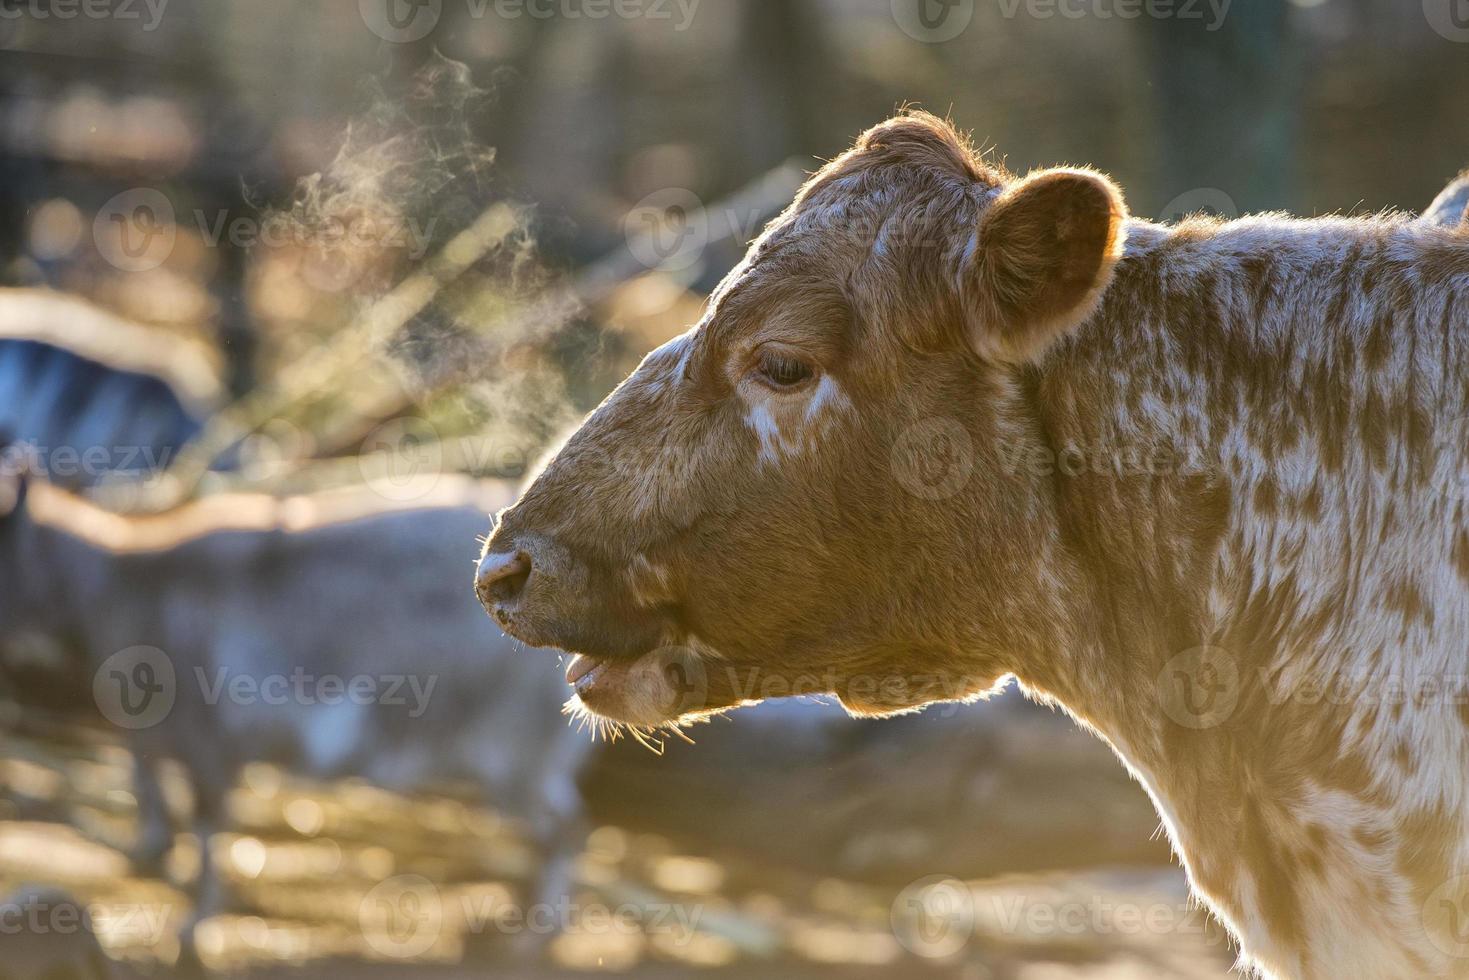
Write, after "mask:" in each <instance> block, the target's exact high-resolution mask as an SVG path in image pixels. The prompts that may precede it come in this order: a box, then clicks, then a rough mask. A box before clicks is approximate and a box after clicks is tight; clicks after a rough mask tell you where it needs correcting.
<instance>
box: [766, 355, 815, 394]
mask: <svg viewBox="0 0 1469 980" xmlns="http://www.w3.org/2000/svg"><path fill="white" fill-rule="evenodd" d="M756 370H758V371H759V373H760V377H761V379H762V380H764V381H765V382H766V383H767V384H770V385H772V386H774V387H776V388H794V387H795V386H796V385H798V384H800V383H801V382H803V381H805V380H806V379H807V378H810V377H811V376H812V375H813V374H815V373H816V372H815V370H814V369H813V368H812V367H811V365H809V364H807V363H806V362H805V361H802V360H800V359H799V358H795V357H792V356H790V355H789V354H778V353H775V352H773V351H766V352H763V353H762V354H761V355H760V362H759V364H758V365H757V366H756Z"/></svg>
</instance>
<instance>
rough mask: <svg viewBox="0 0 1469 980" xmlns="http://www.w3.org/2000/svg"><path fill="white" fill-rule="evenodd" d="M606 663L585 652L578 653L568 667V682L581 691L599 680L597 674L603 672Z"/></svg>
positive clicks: (578, 691)
mask: <svg viewBox="0 0 1469 980" xmlns="http://www.w3.org/2000/svg"><path fill="white" fill-rule="evenodd" d="M603 666H604V665H603V664H601V663H600V662H598V661H596V660H593V659H592V658H591V657H588V656H585V655H583V654H580V653H579V654H577V655H576V656H574V657H572V658H571V663H570V664H569V665H567V668H566V683H568V684H570V685H571V686H572V687H573V688H575V689H576V691H577V693H581V692H582V691H584V690H586V689H587V688H589V687H591V686H592V685H593V684H595V683H596V682H597V675H598V674H600V673H601V672H602V667H603Z"/></svg>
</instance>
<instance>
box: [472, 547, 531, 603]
mask: <svg viewBox="0 0 1469 980" xmlns="http://www.w3.org/2000/svg"><path fill="white" fill-rule="evenodd" d="M530 573H531V560H530V555H528V554H526V553H525V552H524V551H515V552H510V553H508V554H498V555H496V554H489V555H485V556H484V557H483V558H481V559H480V560H479V571H478V572H477V573H476V575H475V589H476V591H478V592H479V597H480V601H482V602H484V603H485V604H486V605H491V604H499V603H505V602H513V601H514V600H516V599H518V598H519V597H520V593H521V592H522V591H523V590H524V589H525V583H526V582H527V580H529V579H530Z"/></svg>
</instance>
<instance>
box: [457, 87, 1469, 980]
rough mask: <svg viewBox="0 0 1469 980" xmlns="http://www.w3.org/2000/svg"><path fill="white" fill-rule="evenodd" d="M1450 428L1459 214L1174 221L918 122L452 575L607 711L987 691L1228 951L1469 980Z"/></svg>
mask: <svg viewBox="0 0 1469 980" xmlns="http://www.w3.org/2000/svg"><path fill="white" fill-rule="evenodd" d="M1466 417H1469V236H1466V234H1465V232H1464V230H1463V226H1460V228H1458V229H1449V228H1444V227H1441V226H1438V225H1436V224H1434V223H1433V222H1416V223H1415V222H1414V221H1412V219H1411V218H1409V217H1407V216H1404V217H1394V216H1382V217H1371V218H1339V217H1331V218H1321V219H1316V220H1294V219H1291V218H1287V217H1284V216H1281V215H1262V216H1254V217H1247V218H1243V219H1240V220H1236V221H1218V220H1213V219H1204V218H1198V219H1189V220H1186V221H1184V222H1182V223H1181V224H1179V225H1176V226H1169V227H1163V226H1160V225H1157V224H1153V223H1150V222H1147V221H1141V220H1137V219H1132V218H1129V216H1128V214H1127V210H1126V207H1125V205H1124V203H1123V198H1122V194H1121V192H1120V191H1119V190H1118V188H1117V187H1116V186H1115V185H1114V184H1113V183H1112V182H1111V181H1110V180H1109V179H1108V178H1106V177H1105V176H1103V175H1101V174H1099V173H1096V172H1093V171H1091V170H1085V169H1059V170H1045V171H1040V172H1036V173H1032V174H1030V175H1029V176H1026V177H1023V178H1017V177H1014V176H1012V175H1010V174H1007V173H1005V172H1003V171H1002V170H1000V169H998V168H996V167H994V166H992V165H990V164H987V163H986V162H984V161H983V160H982V159H980V158H979V157H977V156H976V155H975V153H974V152H972V150H971V149H970V147H969V145H968V143H967V142H966V141H965V140H964V139H962V138H961V137H960V136H958V135H957V134H956V133H955V132H954V131H953V130H952V129H951V128H950V127H949V126H948V125H947V124H946V123H944V122H942V121H940V120H938V119H935V118H933V117H931V116H928V115H923V114H907V115H903V116H900V117H898V118H895V119H893V120H890V121H888V122H886V123H884V124H882V125H879V126H877V127H875V128H873V129H872V130H870V131H868V132H867V133H866V134H864V135H863V136H862V137H861V138H860V140H859V141H858V143H857V144H856V146H855V147H854V148H853V149H852V150H850V151H849V152H847V153H846V154H844V155H842V156H841V157H839V158H837V159H835V160H833V161H832V162H831V163H829V164H828V165H827V166H825V167H823V168H822V169H821V171H820V172H819V173H817V174H816V175H815V176H814V177H813V178H812V179H811V180H810V181H809V182H808V183H807V185H806V186H805V187H804V188H803V189H802V191H801V192H800V194H799V195H798V196H797V198H796V200H795V202H794V203H793V204H792V205H791V207H790V208H789V209H788V210H787V211H786V212H785V213H784V214H783V215H782V216H781V217H780V218H778V219H777V220H776V221H775V222H773V223H772V225H771V226H770V227H769V228H768V229H767V230H766V231H765V233H764V234H763V235H762V236H761V237H760V239H759V240H758V241H757V242H755V244H754V245H753V246H752V247H751V249H750V251H749V254H748V255H747V257H746V258H745V260H744V261H743V263H741V265H740V266H739V267H738V268H736V269H735V270H734V271H733V272H731V273H730V275H729V276H728V278H727V279H726V280H725V282H724V283H723V284H722V285H721V286H720V288H719V289H718V291H717V292H716V293H715V295H714V296H713V298H712V300H711V302H710V304H709V308H708V311H707V313H706V315H705V317H704V319H703V320H702V321H701V322H700V323H699V324H698V325H697V326H696V327H694V328H693V329H692V330H690V331H689V332H688V333H687V334H685V335H683V336H681V337H679V338H677V339H676V340H674V341H672V342H670V343H668V344H666V345H664V346H663V347H661V348H660V349H658V350H656V351H654V352H653V353H651V354H650V355H648V357H647V359H646V360H645V361H644V362H643V364H642V365H641V366H640V367H639V368H638V370H637V371H636V372H635V373H634V374H633V375H632V376H631V377H630V378H628V379H627V381H625V382H624V383H623V384H622V385H621V386H620V387H619V388H618V389H617V390H616V391H615V392H614V393H613V394H612V395H611V396H609V397H608V399H607V400H606V401H605V402H604V403H603V404H602V406H601V407H600V408H598V409H597V411H596V412H594V413H593V414H592V415H591V416H590V417H589V418H588V419H587V420H586V423H585V424H584V425H583V427H582V428H581V429H580V431H578V432H577V433H576V434H575V435H574V436H573V437H572V438H571V439H570V440H569V442H567V444H566V445H565V446H564V448H562V449H561V451H560V452H559V454H558V455H557V456H556V457H555V458H554V459H553V460H552V461H551V462H550V464H549V465H548V466H547V468H546V469H545V471H544V472H543V473H542V474H541V475H540V477H539V478H538V479H537V480H536V481H535V482H534V484H533V485H532V486H531V487H530V488H529V489H528V490H527V491H526V492H525V494H524V495H523V496H522V498H521V499H520V501H519V502H518V503H517V504H516V505H515V506H514V507H512V508H510V509H509V510H507V511H505V512H503V513H502V514H501V515H500V519H499V523H498V526H497V528H496V529H495V532H494V534H493V536H492V538H491V540H490V541H489V543H488V545H487V547H486V550H485V555H484V557H483V559H482V561H481V564H480V569H479V575H478V581H477V585H478V589H479V593H480V596H481V598H482V600H483V601H484V603H485V605H486V607H487V608H488V609H489V610H490V612H491V614H492V615H493V616H494V617H495V618H496V619H497V620H498V621H499V622H500V623H501V625H502V626H503V627H504V628H505V629H506V630H507V631H508V632H510V633H511V634H513V635H515V636H517V637H519V638H521V639H523V640H525V641H527V642H528V643H531V644H534V645H546V646H550V645H554V646H559V647H562V648H565V649H569V650H572V651H575V652H577V653H579V654H580V655H581V656H580V657H579V658H578V659H577V660H576V661H575V662H573V664H572V666H571V669H570V671H569V674H570V677H571V679H572V680H573V682H574V684H575V686H576V688H577V690H578V694H579V697H580V699H581V702H582V703H583V705H584V706H585V708H586V709H587V710H589V711H590V712H593V713H595V714H597V715H599V716H601V717H603V718H605V719H608V720H610V721H611V722H614V723H622V724H626V725H631V726H657V725H661V724H669V723H678V722H681V721H688V720H691V719H694V718H697V717H699V716H702V715H706V714H708V713H711V712H714V711H718V710H721V709H724V708H728V707H731V706H735V705H739V704H742V703H746V702H749V701H754V700H758V699H760V698H763V697H770V696H778V695H781V694H789V693H802V692H812V691H824V692H830V693H833V694H835V696H836V697H837V698H839V699H840V700H841V702H842V703H843V704H844V705H845V706H846V707H847V708H848V710H849V711H851V712H853V713H855V714H862V715H883V714H890V713H894V712H900V711H905V710H908V709H912V708H916V707H918V706H921V705H923V704H925V703H927V702H930V701H933V700H938V699H962V698H974V697H980V696H983V695H984V694H985V693H987V692H989V691H990V690H992V689H993V688H994V687H995V686H996V685H997V683H999V682H1000V681H1002V680H1003V679H1005V678H1007V677H1010V676H1013V677H1015V678H1018V680H1019V682H1020V683H1021V684H1022V685H1023V686H1024V687H1025V689H1026V690H1028V691H1029V692H1030V693H1032V694H1033V695H1034V696H1036V697H1039V698H1044V699H1048V700H1052V701H1055V702H1058V703H1060V704H1062V705H1064V706H1065V707H1066V708H1067V709H1068V710H1069V711H1070V712H1071V713H1072V714H1073V715H1075V717H1076V718H1077V719H1078V720H1079V721H1080V722H1081V723H1083V724H1084V725H1087V726H1090V727H1092V728H1094V729H1095V730H1096V731H1098V732H1099V733H1101V735H1102V736H1103V737H1105V738H1106V739H1107V740H1108V741H1109V742H1110V743H1111V744H1112V745H1113V746H1114V747H1115V748H1116V750H1117V752H1118V754H1119V755H1121V757H1122V758H1123V759H1124V760H1125V762H1126V763H1127V765H1128V766H1129V767H1130V769H1131V770H1132V771H1133V773H1135V774H1136V776H1137V777H1138V778H1139V779H1140V780H1141V781H1142V782H1143V783H1144V784H1145V785H1146V786H1147V788H1148V790H1149V792H1150V793H1151V794H1152V796H1153V799H1154V801H1155V803H1156V805H1157V808H1158V811H1159V813H1160V814H1161V815H1162V818H1163V822H1164V824H1165V826H1166V827H1167V829H1168V832H1169V834H1170V836H1171V838H1172V840H1173V841H1174V843H1175V845H1176V847H1177V849H1178V851H1179V853H1180V854H1181V856H1182V857H1183V860H1184V863H1185V865H1186V868H1187V871H1188V874H1189V878H1190V880H1191V882H1192V885H1193V887H1194V889H1195V890H1196V892H1197V893H1198V894H1199V895H1200V896H1201V897H1202V898H1203V899H1204V900H1205V901H1207V903H1208V904H1209V906H1210V907H1211V908H1212V909H1213V910H1214V911H1216V912H1217V913H1218V914H1219V916H1220V917H1222V918H1223V919H1224V920H1225V921H1226V922H1227V923H1228V924H1229V925H1230V926H1231V928H1232V929H1233V930H1234V931H1235V932H1236V933H1237V934H1238V936H1239V938H1240V940H1241V942H1242V945H1243V961H1244V965H1246V966H1251V967H1254V968H1256V969H1258V970H1259V971H1260V972H1262V973H1265V974H1269V975H1274V976H1279V977H1330V978H1337V977H1376V978H1382V977H1430V976H1432V977H1446V976H1469V931H1466V930H1469V925H1466V923H1469V705H1466V704H1465V693H1466V691H1465V690H1464V688H1465V685H1466V683H1469V682H1466V675H1469V512H1466V509H1465V504H1464V500H1465V498H1466V496H1469V494H1466V493H1465V492H1463V491H1464V490H1465V489H1466V488H1469V480H1466V478H1469V439H1466V431H1469V427H1466V426H1465V425H1464V424H1463V423H1464V422H1465V419H1466ZM1405 692H1406V693H1405Z"/></svg>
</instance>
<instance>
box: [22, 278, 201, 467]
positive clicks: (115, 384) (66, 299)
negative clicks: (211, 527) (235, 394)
mask: <svg viewBox="0 0 1469 980" xmlns="http://www.w3.org/2000/svg"><path fill="white" fill-rule="evenodd" d="M219 400H220V391H219V382H218V380H217V379H216V378H215V375H214V373H213V369H212V367H211V366H210V364H209V361H208V359H207V358H206V357H205V356H204V355H203V353H202V352H201V351H199V350H198V349H196V348H195V347H194V346H192V345H191V344H189V343H188V342H186V341H184V340H183V339H181V338H179V337H173V336H169V335H166V334H163V333H161V332H159V331H156V330H151V329H149V328H146V327H142V326H139V325H137V324H134V323H130V322H128V321H126V320H123V319H121V318H120V317H117V316H114V315H112V314H110V313H106V312H104V311H102V310H100V309H98V308H97V307H94V306H92V305H91V304H89V303H86V302H83V301H81V300H79V299H76V298H74V297H70V296H65V295H62V294H60V293H50V292H46V291H43V290H20V289H8V290H0V431H4V432H6V433H8V434H9V435H10V436H11V437H12V438H14V439H17V440H21V441H24V442H26V443H29V444H30V445H31V446H32V447H34V448H35V456H36V459H37V460H38V461H39V463H40V465H41V466H42V467H43V468H44V470H45V472H46V473H47V475H48V478H49V479H50V480H51V481H52V482H54V483H57V484H59V485H64V486H69V487H89V486H93V485H95V484H96V483H98V482H99V481H100V480H102V479H103V478H105V477H106V476H107V475H109V474H113V473H117V472H119V471H122V472H130V473H133V474H140V475H147V474H150V473H154V472H156V471H158V470H160V469H162V468H163V467H164V466H166V465H167V464H168V463H169V462H170V461H171V460H172V459H173V457H174V455H175V454H176V453H177V452H178V451H179V449H180V447H182V446H183V445H184V443H185V442H187V441H188V440H189V439H190V438H192V437H193V436H194V435H195V434H196V433H197V432H198V431H199V428H200V426H201V425H202V420H203V419H204V418H205V417H206V416H207V415H208V414H209V413H210V412H212V411H213V410H214V409H215V408H216V407H217V406H218V403H219Z"/></svg>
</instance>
